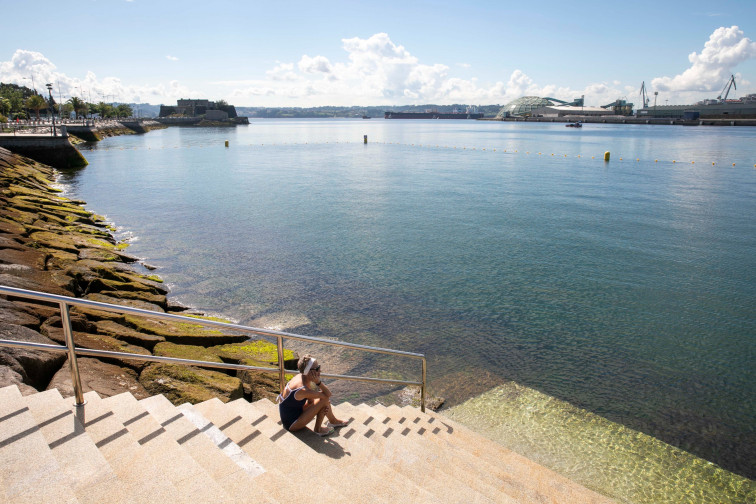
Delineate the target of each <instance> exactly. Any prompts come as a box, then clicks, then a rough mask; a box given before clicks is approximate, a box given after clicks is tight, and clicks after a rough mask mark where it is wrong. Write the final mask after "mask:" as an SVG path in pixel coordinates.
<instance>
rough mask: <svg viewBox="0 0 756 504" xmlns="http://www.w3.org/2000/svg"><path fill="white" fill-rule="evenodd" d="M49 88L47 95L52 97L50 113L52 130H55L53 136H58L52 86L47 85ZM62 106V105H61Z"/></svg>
mask: <svg viewBox="0 0 756 504" xmlns="http://www.w3.org/2000/svg"><path fill="white" fill-rule="evenodd" d="M45 86H47V94H48V95H50V112H52V114H51V115H52V129H53V136H58V134H57V133H56V132H55V111H54V110H52V106H53V97H52V87H53V86H52V84H49V83H48V84H45ZM59 106H60V105H59Z"/></svg>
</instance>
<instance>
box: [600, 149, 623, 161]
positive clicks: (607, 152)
mask: <svg viewBox="0 0 756 504" xmlns="http://www.w3.org/2000/svg"><path fill="white" fill-rule="evenodd" d="M620 159H622V158H620ZM604 161H609V151H606V152H604Z"/></svg>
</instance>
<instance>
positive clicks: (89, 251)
mask: <svg viewBox="0 0 756 504" xmlns="http://www.w3.org/2000/svg"><path fill="white" fill-rule="evenodd" d="M79 258H80V259H84V260H87V259H91V260H93V261H100V262H113V261H118V260H120V259H121V256H120V255H119V254H116V253H114V252H112V251H110V250H105V249H93V248H84V249H81V250H80V251H79Z"/></svg>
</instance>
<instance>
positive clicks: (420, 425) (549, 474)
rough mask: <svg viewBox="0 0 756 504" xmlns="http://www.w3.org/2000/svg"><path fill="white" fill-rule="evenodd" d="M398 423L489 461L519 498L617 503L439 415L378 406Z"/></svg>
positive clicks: (597, 503) (451, 447)
mask: <svg viewBox="0 0 756 504" xmlns="http://www.w3.org/2000/svg"><path fill="white" fill-rule="evenodd" d="M377 408H378V409H383V410H384V411H386V412H387V413H388V414H389V415H390V416H393V418H395V419H396V420H397V421H401V420H402V419H405V420H404V421H403V422H402V423H403V424H408V425H413V426H414V427H413V430H414V431H424V432H428V431H429V432H431V433H433V434H434V435H433V436H431V437H429V439H431V440H433V441H434V442H436V443H438V444H440V445H441V446H442V447H443V448H444V449H446V450H452V449H456V450H464V451H467V452H468V453H470V454H471V455H473V456H475V457H477V458H479V459H482V460H485V461H487V468H486V471H488V472H490V473H491V474H494V475H496V476H497V477H498V478H500V479H501V480H502V481H505V482H508V484H509V485H510V486H511V487H513V491H514V492H515V493H514V495H515V497H516V498H518V499H521V500H523V501H532V502H552V501H554V502H575V503H588V504H604V503H611V502H614V501H613V500H611V499H609V498H608V497H605V496H603V495H601V494H599V493H597V492H594V491H593V490H590V489H588V488H586V487H584V486H582V485H580V484H578V483H575V482H574V481H572V480H569V479H568V478H565V477H564V476H562V475H560V474H558V473H556V472H554V471H552V470H551V469H548V468H546V467H544V466H541V465H539V464H537V463H535V462H533V461H531V460H529V459H527V458H525V457H523V456H521V455H519V454H518V453H515V452H513V451H511V450H509V449H507V448H505V447H503V446H501V445H500V444H498V443H496V442H494V441H491V440H489V439H488V438H485V437H484V436H482V435H480V434H478V433H476V432H473V431H472V430H470V429H469V428H468V427H466V426H464V425H461V424H459V423H457V422H455V421H453V420H451V419H449V418H447V417H445V416H443V415H442V414H440V413H434V412H426V413H422V412H421V411H420V410H419V409H417V408H412V407H409V406H405V407H403V408H400V407H398V406H395V405H392V406H388V407H382V406H378V407H377Z"/></svg>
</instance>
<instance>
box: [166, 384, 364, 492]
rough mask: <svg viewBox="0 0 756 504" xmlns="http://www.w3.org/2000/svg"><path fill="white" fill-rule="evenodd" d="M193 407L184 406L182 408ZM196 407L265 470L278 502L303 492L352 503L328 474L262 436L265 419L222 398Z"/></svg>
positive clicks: (267, 486) (266, 480) (268, 483)
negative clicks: (225, 401)
mask: <svg viewBox="0 0 756 504" xmlns="http://www.w3.org/2000/svg"><path fill="white" fill-rule="evenodd" d="M186 407H190V406H188V405H182V406H181V408H186ZM193 409H195V410H197V411H198V412H199V413H200V414H201V415H202V416H204V417H205V418H206V419H207V420H208V421H210V422H212V424H213V425H214V426H217V427H218V428H219V429H220V430H221V431H222V432H223V434H225V435H226V436H228V437H229V439H231V440H232V441H233V442H234V443H236V444H237V445H239V446H240V447H241V448H242V449H243V450H244V451H245V452H246V453H248V454H249V455H250V456H251V457H252V458H253V459H255V460H256V461H258V462H259V463H260V464H261V465H262V466H263V467H264V468H265V470H266V474H264V475H261V476H260V477H258V478H259V479H263V476H266V477H267V478H265V480H264V481H263V485H264V488H265V490H266V491H267V492H268V493H269V494H270V495H272V496H273V497H274V498H275V499H277V500H278V501H279V502H294V501H297V500H301V499H302V498H303V492H304V495H305V496H306V497H307V498H308V499H310V500H320V499H324V502H341V503H344V504H346V503H353V502H354V501H353V500H351V499H349V498H346V497H344V496H343V495H342V493H341V491H340V490H341V489H339V491H337V490H336V489H335V488H334V487H332V486H331V485H330V483H329V481H328V478H327V477H326V476H323V475H322V474H320V473H319V472H318V471H317V468H316V467H310V466H307V465H305V464H303V463H301V462H300V461H299V460H297V459H296V458H292V457H290V456H288V455H287V454H286V452H285V451H283V450H281V449H280V448H278V446H277V445H276V443H275V440H272V439H270V438H268V437H267V436H265V435H262V431H261V430H260V427H259V424H260V423H261V422H264V421H267V420H268V419H264V418H250V417H248V416H246V415H241V414H239V413H237V412H235V411H233V410H232V409H231V408H228V407H226V405H225V404H224V403H222V402H221V401H220V400H219V399H217V398H216V399H211V400H209V401H205V402H202V403H200V404H195V405H194V406H193Z"/></svg>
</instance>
